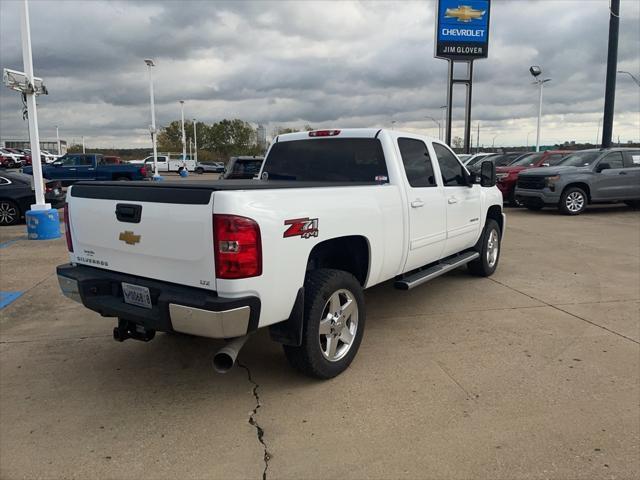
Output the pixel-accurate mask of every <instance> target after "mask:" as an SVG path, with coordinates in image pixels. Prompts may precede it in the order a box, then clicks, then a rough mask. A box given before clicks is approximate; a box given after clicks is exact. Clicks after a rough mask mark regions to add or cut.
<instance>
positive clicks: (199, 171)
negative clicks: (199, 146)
mask: <svg viewBox="0 0 640 480" xmlns="http://www.w3.org/2000/svg"><path fill="white" fill-rule="evenodd" d="M196 173H197V174H198V175H202V174H203V173H204V168H202V167H198V168H196Z"/></svg>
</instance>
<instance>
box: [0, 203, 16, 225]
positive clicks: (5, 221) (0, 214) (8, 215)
mask: <svg viewBox="0 0 640 480" xmlns="http://www.w3.org/2000/svg"><path fill="white" fill-rule="evenodd" d="M17 218H18V209H17V208H16V207H15V206H14V205H13V204H11V203H9V202H0V225H11V224H13V223H15V222H16V220H17Z"/></svg>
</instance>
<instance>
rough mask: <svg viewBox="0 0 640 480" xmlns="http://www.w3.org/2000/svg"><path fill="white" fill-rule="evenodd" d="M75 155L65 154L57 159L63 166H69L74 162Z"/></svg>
mask: <svg viewBox="0 0 640 480" xmlns="http://www.w3.org/2000/svg"><path fill="white" fill-rule="evenodd" d="M76 157H77V155H65V156H64V157H62V158H61V159H60V160H58V161H59V162H61V163H62V165H64V166H65V167H71V166H73V165H75V164H76Z"/></svg>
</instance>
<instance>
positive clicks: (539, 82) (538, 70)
mask: <svg viewBox="0 0 640 480" xmlns="http://www.w3.org/2000/svg"><path fill="white" fill-rule="evenodd" d="M529 72H530V73H531V75H533V78H535V81H534V82H533V83H534V84H536V85H538V88H539V89H540V90H539V93H538V128H537V133H536V152H539V151H540V119H541V118H542V88H543V86H544V84H545V83H547V82H550V81H551V79H550V78H545V79H544V80H542V79H540V78H538V76H539V75H540V74H541V73H542V68H540V67H539V66H538V65H532V66H531V67H530V68H529Z"/></svg>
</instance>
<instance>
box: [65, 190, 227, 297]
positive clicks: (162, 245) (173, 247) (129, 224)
mask: <svg viewBox="0 0 640 480" xmlns="http://www.w3.org/2000/svg"><path fill="white" fill-rule="evenodd" d="M120 183H123V184H124V185H122V186H120V185H113V184H111V185H109V184H102V185H100V184H96V185H76V186H74V187H71V188H70V191H69V193H68V194H67V203H68V208H69V223H70V228H71V235H72V240H73V250H74V251H73V253H71V260H72V261H74V262H76V263H78V264H84V265H90V266H93V267H97V268H102V269H106V270H112V271H116V272H122V273H129V274H133V275H137V276H140V277H147V278H152V279H157V280H163V281H166V282H171V283H177V284H181V285H189V286H193V287H198V288H205V289H209V290H215V268H214V256H213V227H212V213H213V195H212V191H211V190H205V189H194V190H190V189H184V188H180V189H176V188H171V187H170V186H167V187H161V188H158V187H155V186H151V185H140V184H134V183H131V182H126V183H125V182H120ZM141 183H142V182H141Z"/></svg>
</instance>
